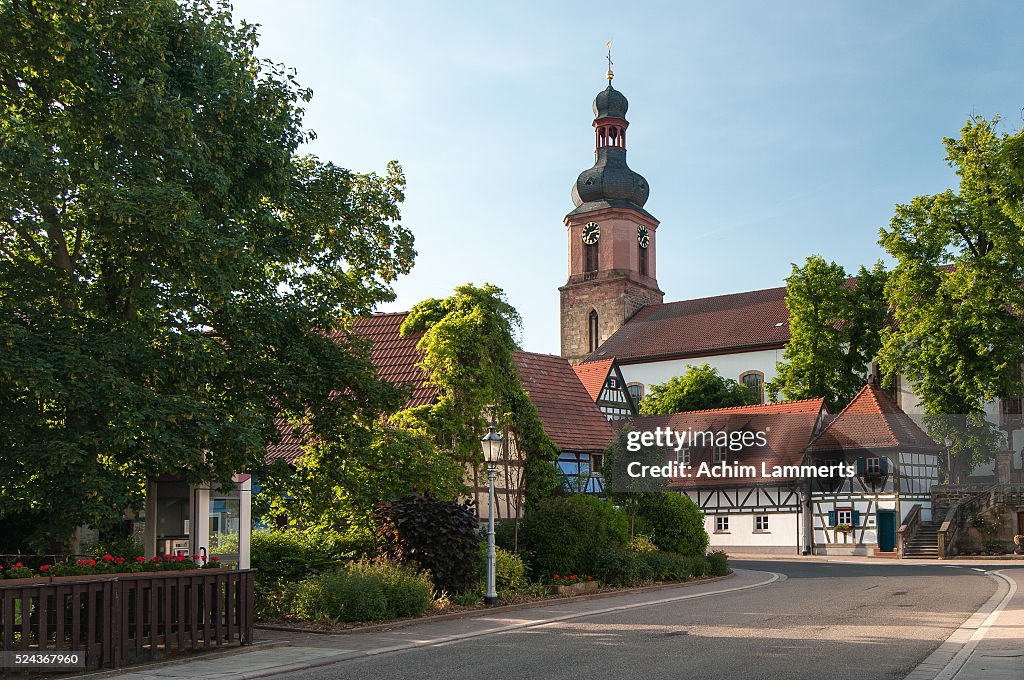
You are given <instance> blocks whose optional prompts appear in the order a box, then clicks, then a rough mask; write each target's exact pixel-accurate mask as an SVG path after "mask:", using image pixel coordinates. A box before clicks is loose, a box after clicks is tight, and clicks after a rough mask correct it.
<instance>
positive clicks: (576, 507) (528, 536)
mask: <svg viewBox="0 0 1024 680" xmlns="http://www.w3.org/2000/svg"><path fill="white" fill-rule="evenodd" d="M628 527H629V523H628V519H627V517H626V515H625V513H624V512H621V511H619V510H617V509H616V508H615V507H614V506H613V505H612V504H611V503H610V502H608V501H602V500H601V499H599V498H596V497H593V496H585V495H572V496H566V497H563V498H552V499H549V500H546V501H541V502H539V503H538V504H537V506H536V507H535V508H533V509H532V510H531V511H530V512H529V513H527V515H526V517H525V518H524V519H523V521H522V524H521V525H520V531H519V543H520V545H521V546H522V548H523V552H524V553H525V555H526V558H527V562H528V564H529V566H530V569H531V570H532V573H533V575H534V578H537V579H545V578H549V577H550V576H551V575H552V574H556V573H557V574H574V573H575V574H582V573H586V572H587V571H588V570H589V569H590V567H591V565H592V563H593V559H594V556H595V555H596V554H597V553H598V552H601V551H603V550H609V549H613V548H621V547H623V546H625V545H626V544H627V543H628V541H629V528H628Z"/></svg>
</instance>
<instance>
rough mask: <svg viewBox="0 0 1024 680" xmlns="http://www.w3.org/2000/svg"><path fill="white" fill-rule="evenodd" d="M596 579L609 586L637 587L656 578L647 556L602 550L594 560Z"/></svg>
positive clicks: (624, 551) (593, 567)
mask: <svg viewBox="0 0 1024 680" xmlns="http://www.w3.org/2000/svg"><path fill="white" fill-rule="evenodd" d="M591 571H592V572H593V575H594V577H595V578H597V579H598V580H600V581H601V582H602V583H604V584H605V585H609V586H635V585H639V584H640V583H644V582H645V581H650V580H652V579H653V578H654V570H653V569H652V568H651V565H650V564H649V563H648V562H647V560H646V559H645V555H643V554H639V553H635V552H631V551H629V550H616V549H612V550H602V551H600V552H598V553H596V554H595V555H594V557H593V560H592V567H591Z"/></svg>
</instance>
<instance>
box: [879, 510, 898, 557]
mask: <svg viewBox="0 0 1024 680" xmlns="http://www.w3.org/2000/svg"><path fill="white" fill-rule="evenodd" d="M878 549H879V550H880V551H882V552H892V551H893V550H895V549H896V513H895V512H894V511H893V510H879V511H878Z"/></svg>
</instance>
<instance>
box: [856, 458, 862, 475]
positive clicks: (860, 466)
mask: <svg viewBox="0 0 1024 680" xmlns="http://www.w3.org/2000/svg"><path fill="white" fill-rule="evenodd" d="M857 476H858V477H863V476H864V458H863V457H861V458H858V459H857Z"/></svg>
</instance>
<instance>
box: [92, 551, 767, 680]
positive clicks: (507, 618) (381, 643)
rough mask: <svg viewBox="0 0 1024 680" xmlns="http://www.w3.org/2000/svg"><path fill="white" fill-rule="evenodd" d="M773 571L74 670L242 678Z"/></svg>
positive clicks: (730, 583)
mask: <svg viewBox="0 0 1024 680" xmlns="http://www.w3.org/2000/svg"><path fill="white" fill-rule="evenodd" d="M784 578H785V577H784V576H782V575H781V574H773V573H768V572H763V571H745V570H737V571H736V573H735V575H733V576H732V577H730V578H726V579H723V580H716V581H713V582H710V583H691V584H680V585H679V586H678V587H673V588H665V589H661V590H655V591H649V592H632V593H626V594H623V595H616V596H613V597H606V598H601V599H588V600H579V601H574V602H563V603H559V604H555V605H548V606H544V605H541V606H537V607H533V608H529V609H519V610H516V611H503V612H496V613H494V614H485V615H482V616H476V617H473V618H462V619H454V620H452V619H449V620H444V621H430V620H429V619H428V620H425V621H423V622H422V623H417V624H415V625H411V626H410V625H406V626H403V627H400V628H392V629H385V630H373V631H371V632H365V633H359V632H352V633H346V634H344V635H323V634H316V633H284V632H278V631H265V630H258V631H257V636H258V638H259V640H261V641H263V640H268V639H269V640H278V641H281V640H287V641H288V642H289V643H290V644H288V645H287V646H272V647H269V648H264V649H258V648H257V649H254V650H252V651H240V650H234V651H235V653H229V654H219V653H216V652H211V653H209V655H207V654H203V655H202V656H201V657H199V658H196V659H194V660H186V661H182V662H178V663H173V662H172V663H164V664H154V665H151V666H148V667H143V668H137V669H132V670H128V671H123V672H101V673H93V674H88V675H83V676H78V677H80V678H101V677H104V678H108V677H117V678H123V679H125V680H144V679H147V678H154V679H163V678H202V679H203V680H245V679H248V678H261V677H265V676H269V675H276V674H279V673H287V672H293V671H297V670H302V669H306V668H315V667H317V666H325V665H328V664H332V663H336V662H338V661H344V660H346V659H354V658H359V657H365V656H375V655H377V654H385V653H388V652H395V651H399V650H402V649H410V648H413V647H425V646H430V645H437V644H441V643H445V642H452V641H455V640H463V639H467V638H473V637H478V636H481V635H490V634H493V633H498V632H503V631H508V630H515V629H518V628H527V627H530V626H538V625H544V624H547V623H553V622H556V621H565V620H568V619H574V618H578V617H581V616H590V615H593V614H602V613H609V612H613V611H619V610H624V609H632V608H635V607H644V606H648V605H652V604H661V603H665V602H673V601H677V600H685V599H691V598H699V597H707V596H711V595H716V594H718V593H725V592H732V591H736V590H744V589H746V588H757V587H759V586H763V585H768V584H770V583H774V582H776V581H778V580H781V579H784Z"/></svg>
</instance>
